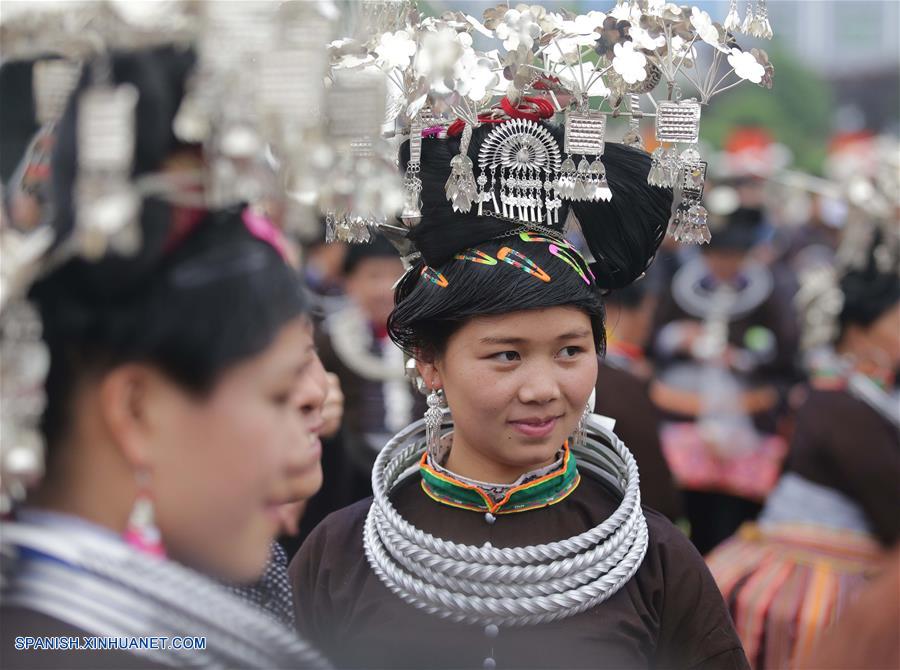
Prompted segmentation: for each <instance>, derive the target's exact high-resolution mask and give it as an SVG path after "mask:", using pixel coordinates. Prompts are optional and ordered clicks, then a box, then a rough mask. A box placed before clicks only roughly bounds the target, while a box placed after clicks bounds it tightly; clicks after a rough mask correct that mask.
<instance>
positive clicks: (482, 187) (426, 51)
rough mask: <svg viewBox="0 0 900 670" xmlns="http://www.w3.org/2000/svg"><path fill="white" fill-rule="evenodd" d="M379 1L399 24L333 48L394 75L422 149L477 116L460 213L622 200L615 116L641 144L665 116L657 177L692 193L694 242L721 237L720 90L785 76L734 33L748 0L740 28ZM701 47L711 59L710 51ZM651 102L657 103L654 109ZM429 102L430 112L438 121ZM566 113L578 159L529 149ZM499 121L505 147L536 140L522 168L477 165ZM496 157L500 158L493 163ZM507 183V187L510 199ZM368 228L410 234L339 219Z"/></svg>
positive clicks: (618, 13)
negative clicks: (427, 10)
mask: <svg viewBox="0 0 900 670" xmlns="http://www.w3.org/2000/svg"><path fill="white" fill-rule="evenodd" d="M755 2H756V5H755V9H754V8H753V7H751V8H750V9H748V12H747V16H749V17H750V19H749V23H748V24H747V28H746V30H745V32H748V33H752V34H753V35H755V36H763V35H769V36H770V33H771V29H770V28H769V27H768V19H767V10H766V5H765V0H755ZM376 4H377V5H379V6H380V7H382V8H383V9H384V11H382V12H380V13H378V12H376V14H377V15H378V16H380V17H381V18H382V19H384V18H385V17H389V18H390V20H389V21H388V22H387V23H385V22H384V21H381V20H379V21H373V22H372V27H371V28H370V29H369V30H365V29H362V28H357V30H356V31H355V32H354V33H353V35H354V36H353V37H351V38H348V39H344V40H339V41H338V42H335V43H333V44H332V71H333V72H337V71H340V70H346V69H351V70H365V71H372V72H381V73H383V74H384V76H386V78H387V81H388V88H389V93H388V101H389V104H388V106H387V114H386V117H385V119H384V121H385V129H386V131H387V134H388V135H395V134H398V133H399V134H400V135H401V136H402V135H405V134H407V133H410V134H411V135H410V136H411V137H412V135H415V137H414V138H413V143H414V144H416V143H418V142H420V140H421V136H422V133H423V132H425V133H429V134H438V135H443V134H444V133H446V132H447V127H448V126H450V125H451V123H452V122H453V121H454V120H457V119H458V120H460V121H461V122H462V123H464V127H463V130H462V137H461V143H460V144H461V146H460V148H461V151H460V152H459V154H457V155H456V156H454V157H453V158H452V161H451V174H450V178H449V179H448V181H447V183H446V194H447V199H448V200H449V201H450V203H451V205H452V207H453V209H454V210H455V211H458V212H469V211H473V210H474V211H476V212H477V213H478V214H480V215H484V216H487V215H490V216H498V215H499V216H504V217H510V218H514V219H517V220H520V221H521V222H522V223H523V224H528V223H535V222H538V221H542V222H547V221H552V220H553V218H554V216H555V214H556V213H557V212H558V206H557V205H556V204H555V203H556V201H558V200H562V199H565V200H570V201H591V200H608V199H610V198H611V197H612V193H611V191H610V190H609V187H608V185H607V183H606V177H605V167H604V164H603V152H604V144H605V142H606V141H610V140H611V139H612V138H611V137H610V133H609V129H608V128H607V123H606V120H607V118H608V117H620V116H621V117H626V118H628V119H629V123H628V126H627V129H626V131H625V134H624V136H623V137H622V138H621V141H622V142H623V143H625V144H627V145H629V146H642V145H643V138H642V135H641V127H640V126H641V122H642V121H643V120H644V119H646V118H653V119H655V122H656V142H657V144H658V147H657V148H656V149H655V151H654V153H653V159H654V160H653V170H652V171H651V174H650V176H649V182H650V183H651V184H652V185H657V186H662V187H671V188H675V190H676V196H677V197H679V198H680V199H681V201H682V202H681V205H680V206H678V207H677V208H676V211H675V215H674V217H673V219H672V225H671V227H670V232H671V233H672V234H673V235H674V236H675V237H676V239H679V240H681V241H685V242H701V243H702V242H705V241H707V240H708V239H709V232H708V229H707V227H706V215H705V210H704V209H703V207H702V206H701V205H700V202H699V201H700V197H701V195H702V187H703V180H704V178H705V169H706V168H705V165H706V164H705V161H703V159H702V157H701V156H700V155H699V152H698V151H697V147H696V143H697V141H698V138H699V128H700V116H701V109H702V107H703V105H706V104H707V103H708V102H709V101H710V99H711V98H712V97H713V96H715V95H716V94H717V93H719V92H721V91H724V90H727V89H729V88H732V87H734V86H736V85H738V84H739V83H741V82H743V81H751V82H753V83H756V84H759V85H761V86H765V87H771V85H772V74H773V69H772V66H771V64H769V61H768V56H767V55H766V54H765V52H763V51H761V50H758V49H753V50H750V51H745V50H742V49H741V48H740V47H739V46H738V45H737V43H736V41H735V39H734V33H735V32H737V31H738V30H739V29H740V28H739V24H740V21H738V20H737V18H736V16H737V11H738V8H737V4H736V0H734V2H733V4H732V7H731V12H730V13H729V16H728V19H726V27H723V25H722V24H719V23H716V22H714V21H713V20H712V18H711V17H710V16H709V14H708V13H707V12H705V11H703V10H701V9H699V8H697V7H682V6H677V5H673V4H668V3H666V4H664V3H661V2H651V1H648V0H633V1H630V2H618V3H617V4H616V5H615V6H614V7H613V8H611V10H610V11H609V12H608V14H607V13H603V12H598V11H592V12H588V13H587V14H583V15H579V16H572V15H571V14H569V13H567V12H554V11H551V10H550V9H546V8H544V7H541V6H538V5H517V6H516V7H514V8H513V7H509V6H506V5H501V6H498V7H496V8H493V9H489V10H487V11H486V12H485V14H484V19H483V21H481V20H479V19H477V18H475V17H473V16H470V15H466V14H464V13H461V12H447V13H444V14H443V15H442V16H441V17H440V18H439V19H437V18H430V17H429V18H422V17H421V16H420V14H419V13H418V11H416V9H415V8H414V6H413V5H412V4H411V3H399V2H393V3H390V2H382V3H366V8H367V11H369V12H370V13H371V11H372V9H373V6H374V5H376ZM388 10H390V11H388ZM476 37H477V39H478V45H479V48H477V49H476V47H475V46H474V44H475V40H474V38H476ZM700 49H705V50H707V51H708V52H710V56H709V57H708V58H705V59H701V58H700V55H699V53H698V52H699V50H700ZM687 85H690V86H691V87H692V88H693V89H695V90H694V91H693V97H691V98H687V97H686V95H685V91H684V90H683V88H684V87H685V86H687ZM642 98H643V99H645V100H647V101H649V103H650V105H649V106H650V108H651V109H652V111H645V110H643V109H642V108H641V99H642ZM536 100H538V101H541V102H543V103H546V104H547V106H548V107H549V108H550V113H549V114H545V113H543V112H542V113H541V114H534V113H533V112H534V109H533V107H534V106H535V105H536ZM498 103H503V104H502V105H498ZM423 109H427V110H428V119H429V120H428V121H427V122H425V123H424V124H423V123H422V122H421V120H422V117H421V116H420V112H421V111H422V110H423ZM554 113H555V114H560V115H562V117H563V120H564V125H565V142H564V154H565V155H563V156H561V157H560V158H561V160H560V162H559V164H558V165H555V164H554V165H548V166H543V165H536V164H535V165H531V164H526V163H527V160H526V154H527V153H528V152H529V151H530V149H529V147H535V148H536V147H537V146H538V145H540V144H542V143H543V139H542V138H540V137H539V134H538V133H536V132H535V127H536V126H535V124H534V123H533V122H534V121H535V120H536V119H537V118H547V117H548V116H551V115H553V114H554ZM504 119H508V120H507V121H506V122H502V121H503V120H504ZM497 121H501V123H498V127H497V128H496V130H495V131H494V132H493V133H491V138H490V146H491V151H493V150H494V148H493V145H494V144H496V143H499V142H500V141H501V139H502V140H503V141H505V143H506V146H512V145H513V144H515V145H517V146H518V147H520V148H521V149H522V156H523V161H520V162H516V163H515V166H516V167H514V166H513V163H508V164H506V165H501V164H500V163H498V162H496V157H488V156H484V157H482V156H479V165H478V166H477V167H478V169H477V170H476V166H475V165H474V164H473V162H474V161H473V160H472V159H471V158H470V157H469V156H468V155H467V152H466V150H467V148H468V144H469V139H470V138H471V132H472V129H473V128H475V127H477V126H479V125H480V124H481V123H482V122H492V123H494V122H497ZM529 121H530V122H531V123H529ZM457 130H458V128H457ZM494 133H496V137H495V136H494ZM557 152H558V149H557ZM484 160H487V161H488V162H487V163H484V165H482V163H483V161H484ZM492 161H493V162H492ZM414 164H415V161H413V162H412V163H411V165H414ZM485 167H486V168H487V169H486V170H485V169H484V168H485ZM411 170H412V171H411V172H408V174H407V175H406V179H405V180H404V183H405V187H404V188H405V191H404V193H405V196H404V202H405V203H406V204H405V206H404V207H403V210H404V216H402V217H401V218H402V221H403V222H404V223H405V225H407V226H409V225H410V224H412V223H415V222H417V221H418V216H419V215H418V210H417V208H416V207H415V204H414V203H415V202H416V201H417V191H416V188H417V181H416V178H415V177H414V175H415V169H414V168H411ZM495 189H499V191H500V198H499V201H498V202H496V203H495V202H494V201H495V200H498V197H497V196H496V195H495V193H494V191H495ZM384 204H387V203H384ZM361 223H364V224H366V225H374V226H375V227H376V228H385V227H387V228H388V229H389V232H390V234H392V235H393V236H394V237H396V235H397V231H396V230H393V228H394V226H393V224H386V223H385V224H379V222H378V221H377V219H376V218H374V217H370V218H365V217H357V218H353V219H352V220H348V221H342V220H339V219H335V222H334V225H335V231H336V236H338V237H342V238H344V239H359V238H361V237H365V235H361V234H360V233H359V232H358V227H359V225H360V224H361Z"/></svg>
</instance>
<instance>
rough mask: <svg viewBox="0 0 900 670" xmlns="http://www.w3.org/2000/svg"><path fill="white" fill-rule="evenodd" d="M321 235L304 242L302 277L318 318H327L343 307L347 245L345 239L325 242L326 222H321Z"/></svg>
mask: <svg viewBox="0 0 900 670" xmlns="http://www.w3.org/2000/svg"><path fill="white" fill-rule="evenodd" d="M319 228H320V231H319V232H320V235H318V236H316V237H315V239H312V240H307V241H304V243H303V279H304V281H305V283H306V286H307V287H308V288H309V291H310V294H311V297H312V299H313V307H314V312H315V313H316V314H315V316H316V318H317V319H324V318H325V317H326V316H328V315H329V314H333V313H334V312H336V311H337V310H338V309H340V308H341V307H342V306H343V305H344V302H345V300H346V296H345V294H344V274H343V271H342V270H343V266H344V257H345V256H346V255H347V249H348V245H347V244H346V243H344V242H337V241H335V242H329V243H326V242H325V224H324V222H321V223H320V226H319Z"/></svg>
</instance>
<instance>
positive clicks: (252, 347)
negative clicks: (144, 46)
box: [0, 47, 327, 668]
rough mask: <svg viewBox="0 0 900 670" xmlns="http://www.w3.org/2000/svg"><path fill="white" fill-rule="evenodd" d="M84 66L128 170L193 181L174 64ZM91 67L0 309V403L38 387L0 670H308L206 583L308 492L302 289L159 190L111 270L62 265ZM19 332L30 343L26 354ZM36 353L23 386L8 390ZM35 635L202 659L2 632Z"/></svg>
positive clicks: (234, 569)
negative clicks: (38, 462) (30, 270)
mask: <svg viewBox="0 0 900 670" xmlns="http://www.w3.org/2000/svg"><path fill="white" fill-rule="evenodd" d="M105 62H106V63H107V64H108V65H109V71H110V77H111V84H115V85H123V84H128V85H130V86H133V87H134V88H133V89H120V90H133V91H134V92H135V94H136V95H137V107H136V131H135V138H134V141H135V159H134V165H133V175H134V176H135V177H139V178H140V177H149V176H155V177H157V178H159V179H161V180H163V181H165V180H166V178H167V177H175V176H177V175H176V173H177V172H178V171H179V170H181V169H183V167H184V166H185V165H189V166H192V167H197V166H199V165H200V164H201V158H200V157H199V149H197V148H195V147H188V146H184V145H179V144H178V143H177V142H176V140H175V138H174V136H173V134H172V121H173V118H174V116H175V112H176V110H177V109H178V106H179V103H180V101H181V98H182V96H183V92H184V86H185V81H186V78H187V77H188V75H189V73H190V71H191V69H192V67H193V63H194V56H193V53H192V52H191V51H189V50H185V49H183V48H182V47H159V48H154V49H148V50H142V51H136V52H121V53H117V54H116V55H115V56H109V57H108V60H106V61H105ZM92 71H93V70H92V68H91V67H86V68H85V70H84V74H83V77H82V83H81V84H80V86H79V88H78V89H77V90H76V93H75V94H74V95H73V96H72V98H71V99H70V101H69V104H68V107H67V111H66V113H65V115H64V116H63V118H62V120H61V121H60V122H59V124H58V126H57V127H56V147H55V153H54V155H53V161H52V175H50V176H51V177H52V186H53V188H52V193H53V203H52V204H53V211H52V216H51V217H50V219H49V221H48V226H49V230H48V232H50V233H52V235H53V236H54V239H55V240H56V242H55V246H54V247H53V251H54V252H55V253H56V254H60V256H57V259H56V262H54V263H52V264H51V263H48V264H47V265H46V266H45V267H44V272H43V273H42V274H41V275H40V276H39V278H38V279H37V280H36V281H35V282H34V283H33V284H32V285H31V287H30V290H29V291H28V296H27V297H28V300H29V301H30V303H31V304H32V305H33V306H34V308H35V309H36V312H30V311H28V307H29V305H28V303H26V302H24V301H22V302H21V303H16V304H14V305H12V306H9V307H8V308H7V309H9V310H14V311H12V312H7V313H6V314H4V316H5V317H7V320H5V321H4V332H3V335H4V342H3V344H4V352H5V354H6V353H9V355H11V356H13V358H12V359H11V360H16V361H23V363H22V364H21V365H20V366H17V367H16V372H15V373H14V372H13V371H12V370H10V369H9V368H7V369H6V370H4V373H5V378H4V387H5V389H4V390H5V391H8V390H9V389H10V387H11V386H12V385H15V384H17V383H26V382H28V383H37V384H39V385H42V386H43V390H44V392H45V394H46V407H45V409H44V411H43V414H42V418H41V425H40V430H41V433H42V434H43V438H44V441H45V443H46V444H47V460H46V470H45V475H44V477H43V478H42V479H41V481H40V482H39V483H37V484H36V485H35V487H34V488H33V490H32V491H30V493H29V494H28V496H27V498H26V500H25V501H24V503H22V504H21V505H19V506H16V507H15V508H14V509H13V511H12V515H11V519H10V520H7V521H4V523H3V530H2V542H3V565H2V571H3V572H2V576H3V579H2V589H3V590H2V607H0V619H2V646H0V654H2V661H3V666H4V667H65V668H73V667H85V668H87V667H90V668H107V667H109V668H112V667H115V668H123V667H159V666H160V665H166V666H171V665H188V664H195V663H197V662H198V661H202V662H204V663H206V662H209V663H212V664H218V665H222V666H224V667H251V666H257V667H275V666H279V667H284V666H286V665H289V664H293V663H297V664H301V665H303V666H304V667H309V666H319V665H321V663H322V659H321V657H320V656H319V655H318V654H317V653H316V652H315V651H313V650H312V649H311V648H310V647H309V646H308V645H306V644H305V643H303V642H302V641H300V640H299V639H298V638H296V636H295V635H294V634H293V633H292V632H291V631H290V630H289V629H288V628H287V627H284V626H280V625H278V624H277V623H276V622H275V621H274V620H272V619H271V618H270V617H268V616H266V615H265V614H264V613H263V612H262V611H261V610H259V609H257V608H255V607H252V606H250V605H249V604H248V603H247V602H246V600H245V599H241V598H238V597H236V596H235V595H233V594H231V593H229V592H228V590H227V589H225V588H223V587H222V586H221V585H220V584H222V583H225V584H243V583H252V582H254V581H256V580H257V579H259V577H260V576H261V575H262V574H263V571H264V569H265V568H266V566H267V563H268V562H269V561H270V554H271V551H272V546H273V540H274V538H275V535H276V533H277V532H278V529H279V527H280V525H281V515H282V509H283V507H284V505H285V504H289V503H294V502H296V501H302V500H304V499H306V498H309V497H310V496H312V495H313V493H315V491H316V490H317V489H318V488H319V486H320V485H321V480H322V473H321V468H320V452H321V444H320V441H319V438H318V433H319V432H320V430H321V428H322V424H323V419H322V406H323V403H324V400H325V395H326V393H327V383H326V381H325V373H324V371H323V369H322V366H321V363H320V362H319V360H318V358H317V356H316V352H315V348H314V346H313V332H312V324H311V321H310V319H309V317H308V316H307V310H308V307H307V302H306V298H305V296H304V290H303V286H302V282H301V280H300V278H299V276H298V274H297V272H296V270H295V269H294V268H292V267H291V266H290V265H288V264H287V262H286V260H285V250H284V248H283V247H282V245H281V244H280V243H279V237H278V234H277V231H276V230H275V229H274V228H273V227H272V226H271V224H266V222H265V221H264V220H260V219H259V218H258V217H256V218H253V219H252V220H251V217H254V216H255V215H254V214H252V213H251V212H250V210H249V209H247V208H244V207H243V206H238V207H233V208H229V209H223V210H220V211H202V210H198V209H193V208H185V207H183V206H179V205H176V204H171V201H169V200H167V199H166V196H171V197H172V198H173V200H175V201H176V202H177V197H176V195H175V194H174V193H172V192H168V191H164V192H162V193H160V194H159V195H155V196H152V197H145V198H143V201H142V204H141V211H140V214H139V215H138V216H139V221H137V222H136V223H135V225H139V230H140V237H141V242H140V244H139V245H138V248H137V249H136V250H135V253H134V254H133V255H130V256H123V255H120V254H118V253H116V251H114V250H112V249H106V250H105V251H104V250H103V249H102V248H101V249H100V251H99V253H95V254H94V255H93V256H90V257H87V256H84V255H82V254H78V253H74V254H71V255H68V256H66V255H63V254H65V251H64V250H65V249H67V248H70V249H71V248H72V247H74V246H75V245H77V244H78V243H79V242H83V241H84V238H83V237H79V236H83V235H84V234H85V231H84V226H86V225H87V222H86V221H84V220H82V219H80V218H77V217H76V213H75V211H76V207H77V206H78V202H77V200H76V179H77V178H78V176H79V168H78V166H79V164H80V162H79V159H80V153H79V151H80V142H81V138H82V137H84V135H82V134H77V133H76V128H79V127H80V126H79V125H78V117H79V115H80V114H83V113H85V112H84V111H83V110H84V109H85V107H84V106H80V105H79V102H81V101H82V100H83V99H84V97H85V95H86V91H91V90H94V89H93V88H91V87H90V84H89V82H90V81H91V72H92ZM12 93H13V95H12V96H11V97H6V96H4V97H5V99H7V100H15V99H18V98H19V97H21V96H22V95H27V94H28V93H27V92H25V93H23V92H22V91H13V92H12ZM79 110H80V111H79ZM95 111H96V110H95ZM102 113H103V114H114V113H115V112H114V111H108V110H106V109H104V110H102ZM76 138H77V139H76ZM172 183H173V184H174V183H177V181H176V180H173V181H172ZM80 216H83V212H81V211H79V214H78V217H80ZM17 221H18V219H16V220H14V221H13V224H15V223H16V222H17ZM93 241H97V238H93ZM76 248H77V247H76ZM95 251H96V248H95ZM60 257H61V258H62V259H63V260H62V261H60V260H59V258H60ZM5 260H10V259H5ZM38 316H39V319H40V321H35V322H34V323H32V321H29V320H28V319H32V320H36V319H37V318H38ZM38 324H39V325H38ZM41 332H42V336H41V339H42V342H43V344H41V341H40V340H37V339H34V338H29V337H28V333H32V334H33V335H36V334H37V333H41ZM43 346H45V347H46V349H42V347H43ZM7 347H9V348H7ZM17 347H18V349H17ZM42 352H44V353H43V354H42ZM44 355H48V357H49V360H48V364H49V371H48V372H47V375H46V379H45V380H44V381H42V382H38V381H36V380H34V379H32V377H31V376H28V379H27V380H26V379H25V377H24V376H18V377H17V376H16V374H19V375H26V373H27V374H29V375H30V374H31V373H33V372H34V366H37V367H38V368H40V361H41V360H42V358H43V356H44ZM23 357H27V360H26V359H25V358H23ZM7 362H9V361H7ZM26 362H27V363H28V364H27V365H25V364H24V363H26ZM22 392H23V393H33V392H34V388H32V387H29V388H23V389H22ZM8 418H9V417H7V420H8ZM3 428H4V431H6V430H12V426H10V425H8V424H7V425H4V426H3ZM4 448H5V449H9V448H10V445H8V444H5V445H4ZM7 455H8V454H7ZM11 474H13V473H11V472H9V471H7V472H4V477H8V476H11ZM5 484H8V482H5ZM282 574H283V568H282ZM282 595H283V593H282ZM48 635H50V636H61V635H62V636H79V637H81V636H86V635H94V636H126V637H130V636H134V637H141V636H147V635H154V636H160V635H163V636H168V637H169V638H172V637H175V636H182V635H193V636H204V637H207V638H208V643H207V644H208V646H207V647H206V649H205V650H202V651H193V652H192V651H186V650H175V649H172V648H169V649H163V650H147V649H140V650H138V649H135V650H134V651H131V650H128V649H124V648H123V649H119V650H118V651H97V652H91V651H79V650H75V651H65V650H56V651H47V650H34V649H33V650H31V651H16V650H15V647H14V640H15V638H16V637H19V636H48ZM197 654H199V655H200V657H198V656H196V655H197Z"/></svg>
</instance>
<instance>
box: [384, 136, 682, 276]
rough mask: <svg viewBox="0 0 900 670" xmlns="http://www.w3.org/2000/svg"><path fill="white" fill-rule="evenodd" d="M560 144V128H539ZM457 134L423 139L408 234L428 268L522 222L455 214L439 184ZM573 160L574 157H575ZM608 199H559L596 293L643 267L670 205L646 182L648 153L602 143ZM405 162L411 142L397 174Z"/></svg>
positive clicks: (473, 147) (476, 143)
mask: <svg viewBox="0 0 900 670" xmlns="http://www.w3.org/2000/svg"><path fill="white" fill-rule="evenodd" d="M541 125H542V126H543V127H544V128H546V129H547V130H548V131H549V132H550V134H551V135H552V136H553V137H554V139H556V141H557V143H559V145H560V147H562V144H563V129H562V128H561V127H559V126H558V125H555V124H550V123H542V124H541ZM494 128H495V126H494V125H493V124H484V125H482V126H480V127H478V128H476V129H475V130H474V131H473V133H472V140H471V142H470V143H469V148H468V152H467V154H468V156H469V158H471V159H472V162H473V164H477V162H478V152H479V150H480V148H481V145H482V143H483V142H484V140H485V138H486V137H487V135H488V134H489V133H490V132H491V131H492V130H493V129H494ZM459 147H460V140H459V138H458V137H448V138H446V139H438V138H425V139H423V140H422V160H421V173H420V177H421V179H422V205H423V206H422V221H421V223H419V224H418V225H417V226H416V227H415V228H413V229H412V231H410V235H409V237H410V239H411V240H412V241H413V242H414V243H415V245H416V248H417V249H418V250H419V251H420V252H421V253H422V257H423V258H424V260H425V262H426V263H427V264H428V265H431V266H435V267H439V266H441V265H443V264H444V263H446V262H447V261H449V260H450V259H452V258H453V256H454V255H455V254H457V253H459V252H460V251H462V250H463V249H467V248H470V247H474V246H477V245H479V244H481V243H483V242H486V241H488V240H491V239H496V238H500V237H503V236H504V235H507V234H509V233H511V232H512V231H514V230H516V229H519V228H521V227H522V226H523V225H524V224H522V223H519V222H514V221H507V220H505V219H499V218H494V217H491V216H477V215H476V213H475V211H474V207H473V210H472V211H470V212H454V211H453V208H452V207H451V205H450V203H449V202H448V200H447V197H446V195H445V191H444V187H445V184H446V182H447V179H448V177H449V176H450V172H451V169H450V160H451V159H452V158H453V157H454V156H456V155H457V154H458V153H459ZM576 160H577V157H576ZM602 161H603V164H604V166H605V167H606V177H607V181H608V182H609V187H610V190H611V191H612V193H613V198H612V200H611V201H609V202H603V201H599V202H566V201H564V202H563V206H562V208H561V209H560V211H559V222H560V224H559V225H558V226H556V228H557V229H558V230H559V232H560V233H562V229H563V227H564V224H565V221H566V217H567V216H568V212H569V209H570V208H571V210H572V211H573V212H574V214H575V216H576V218H577V219H578V221H579V223H580V224H581V228H582V231H583V233H584V237H585V240H586V241H587V244H588V246H589V248H590V251H591V254H592V255H593V256H594V259H595V263H594V264H593V266H592V269H593V271H594V273H595V275H596V276H597V286H598V287H599V288H601V289H612V288H621V287H622V286H625V285H627V284H629V283H631V282H632V281H634V280H635V279H636V278H637V277H639V276H640V275H641V274H642V273H643V272H644V270H646V268H647V267H648V266H649V264H650V262H651V261H652V260H653V257H654V256H655V255H656V250H657V249H658V247H659V244H660V242H662V238H663V235H664V234H665V231H666V227H667V226H668V221H669V217H670V213H671V207H672V191H671V189H661V188H657V187H655V186H650V185H649V184H648V183H647V175H648V174H649V172H650V156H649V155H648V154H646V153H645V152H643V151H640V150H637V149H632V148H629V147H626V146H624V145H621V144H615V143H612V142H608V143H607V144H606V149H605V152H604V155H603V157H602ZM408 162H409V142H405V143H404V144H403V145H402V146H401V148H400V164H401V169H405V167H406V165H407V163H408Z"/></svg>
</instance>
